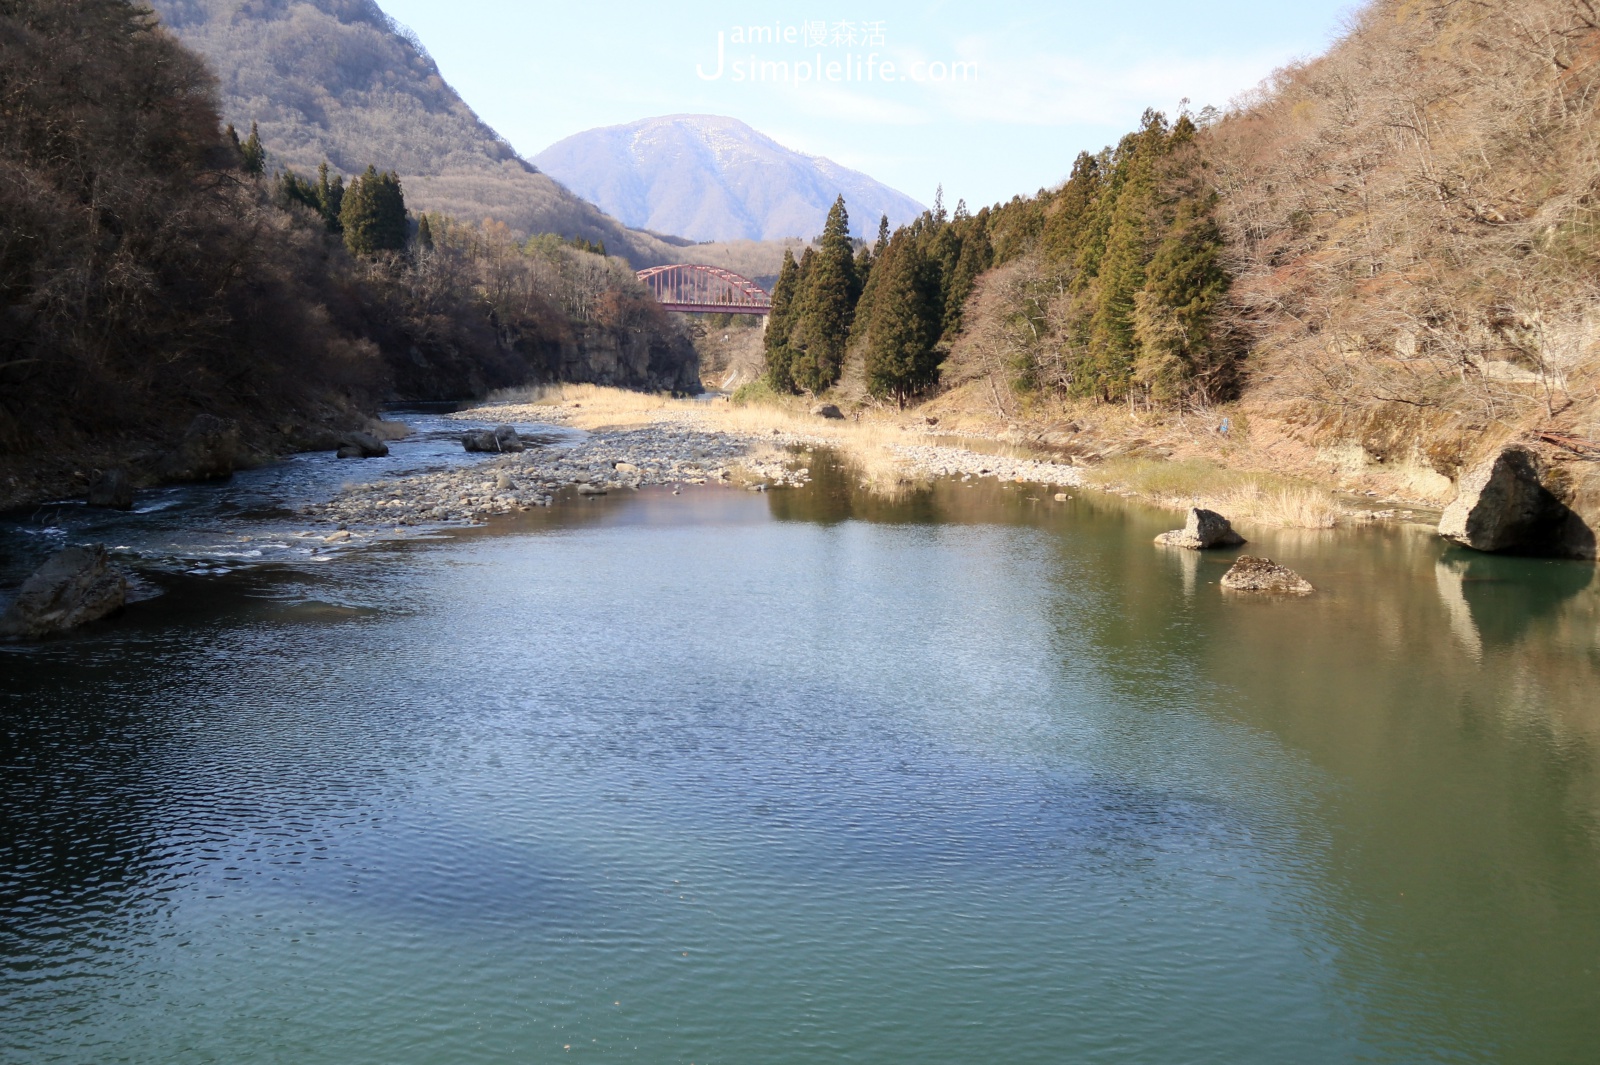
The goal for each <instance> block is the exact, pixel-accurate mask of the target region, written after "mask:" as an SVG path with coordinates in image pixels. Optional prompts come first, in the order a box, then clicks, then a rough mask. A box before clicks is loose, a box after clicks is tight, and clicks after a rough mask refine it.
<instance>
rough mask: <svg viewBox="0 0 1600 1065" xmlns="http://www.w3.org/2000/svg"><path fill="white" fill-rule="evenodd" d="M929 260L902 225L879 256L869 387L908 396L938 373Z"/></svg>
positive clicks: (898, 398)
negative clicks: (928, 276)
mask: <svg viewBox="0 0 1600 1065" xmlns="http://www.w3.org/2000/svg"><path fill="white" fill-rule="evenodd" d="M928 272H929V271H928V270H927V264H926V262H925V260H924V259H923V256H922V252H921V250H920V249H919V248H918V246H917V241H916V239H915V237H914V235H913V234H911V233H910V232H909V231H907V230H901V231H900V232H899V233H897V234H896V235H895V238H894V239H893V240H891V241H890V242H889V246H888V248H887V249H885V251H884V254H883V256H882V258H881V259H879V261H878V267H877V270H876V271H875V273H876V274H877V284H876V285H875V286H874V291H873V303H872V315H871V323H870V325H869V326H868V333H867V350H866V384H867V390H868V391H869V392H871V393H872V394H873V395H874V396H877V397H879V398H888V397H893V398H894V400H895V402H896V403H898V404H899V405H900V406H901V407H904V406H905V405H906V400H908V399H909V398H911V397H912V396H914V395H916V394H917V393H918V392H920V391H922V390H924V389H926V388H928V387H930V386H931V385H933V384H934V383H935V382H937V381H938V378H939V356H938V353H937V351H936V349H935V347H934V345H935V343H936V342H937V341H938V320H937V318H936V317H935V315H934V309H933V306H932V301H931V300H930V299H929V291H928V290H929V285H928V283H927V275H928Z"/></svg>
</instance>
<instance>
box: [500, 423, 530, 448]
mask: <svg viewBox="0 0 1600 1065" xmlns="http://www.w3.org/2000/svg"><path fill="white" fill-rule="evenodd" d="M494 442H495V444H496V445H498V446H499V448H500V450H501V451H508V452H509V451H522V450H524V449H523V446H522V437H520V436H518V435H517V431H516V430H515V429H513V428H511V426H509V425H497V426H495V430H494Z"/></svg>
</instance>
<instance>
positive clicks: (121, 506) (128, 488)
mask: <svg viewBox="0 0 1600 1065" xmlns="http://www.w3.org/2000/svg"><path fill="white" fill-rule="evenodd" d="M89 505H90V506H91V507H107V508H109V509H111V510H132V509H133V480H132V478H130V477H129V476H128V471H127V470H125V469H123V468H122V467H120V466H116V467H113V468H112V469H109V470H103V471H101V472H100V473H99V474H97V475H96V476H95V479H94V480H93V481H91V482H90V484H89Z"/></svg>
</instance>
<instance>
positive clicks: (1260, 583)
mask: <svg viewBox="0 0 1600 1065" xmlns="http://www.w3.org/2000/svg"><path fill="white" fill-rule="evenodd" d="M1222 586H1223V587H1224V588H1231V589H1232V590H1233V591H1236V592H1276V593H1278V594H1279V595H1310V594H1311V593H1312V592H1314V591H1316V589H1315V588H1313V587H1311V582H1310V581H1308V580H1306V579H1305V578H1304V577H1302V576H1300V574H1298V573H1296V572H1295V571H1294V570H1292V569H1290V568H1288V567H1287V566H1280V565H1278V564H1277V563H1276V562H1274V561H1272V559H1270V558H1256V557H1255V556H1253V555H1240V556H1239V557H1238V558H1237V559H1236V560H1234V563H1233V568H1232V569H1230V570H1229V571H1228V572H1227V573H1225V574H1223V575H1222Z"/></svg>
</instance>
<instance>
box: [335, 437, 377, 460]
mask: <svg viewBox="0 0 1600 1065" xmlns="http://www.w3.org/2000/svg"><path fill="white" fill-rule="evenodd" d="M388 453H389V445H388V444H385V443H384V442H383V441H382V440H379V439H378V438H377V437H376V436H373V435H372V434H371V433H364V432H354V433H345V434H344V436H342V437H340V438H339V457H340V458H342V459H381V458H383V457H384V456H385V455H387V454H388Z"/></svg>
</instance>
